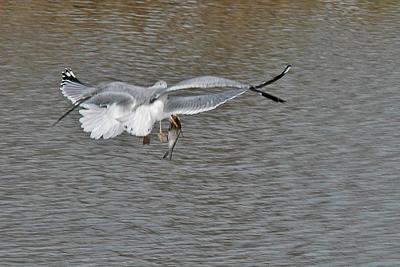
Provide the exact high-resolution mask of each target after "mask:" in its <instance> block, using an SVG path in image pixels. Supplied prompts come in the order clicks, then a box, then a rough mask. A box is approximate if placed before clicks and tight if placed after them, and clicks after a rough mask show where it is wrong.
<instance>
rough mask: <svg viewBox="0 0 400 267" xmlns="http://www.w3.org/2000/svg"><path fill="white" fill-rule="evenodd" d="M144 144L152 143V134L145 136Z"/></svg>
mask: <svg viewBox="0 0 400 267" xmlns="http://www.w3.org/2000/svg"><path fill="white" fill-rule="evenodd" d="M143 145H150V135H146V136H143Z"/></svg>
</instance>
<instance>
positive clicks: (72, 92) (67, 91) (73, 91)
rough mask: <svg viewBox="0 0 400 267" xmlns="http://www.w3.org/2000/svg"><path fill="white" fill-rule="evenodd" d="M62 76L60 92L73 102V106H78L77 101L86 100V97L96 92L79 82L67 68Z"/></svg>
mask: <svg viewBox="0 0 400 267" xmlns="http://www.w3.org/2000/svg"><path fill="white" fill-rule="evenodd" d="M61 75H62V76H61V86H60V90H61V92H62V94H63V95H64V96H65V97H66V98H68V99H69V100H70V101H71V102H72V104H76V102H77V101H79V100H80V99H82V98H84V96H86V95H88V94H89V93H90V92H91V91H93V90H94V88H93V87H89V86H86V85H84V84H83V83H82V82H81V81H79V80H78V78H76V76H75V74H74V73H73V72H72V70H71V69H69V68H66V69H65V70H64V71H63V72H62V74H61Z"/></svg>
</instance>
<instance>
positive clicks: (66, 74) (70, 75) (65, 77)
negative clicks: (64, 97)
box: [61, 68, 83, 85]
mask: <svg viewBox="0 0 400 267" xmlns="http://www.w3.org/2000/svg"><path fill="white" fill-rule="evenodd" d="M68 81H69V82H74V83H80V84H83V83H82V82H81V81H80V80H78V78H76V76H75V74H74V72H73V71H72V70H71V68H65V70H64V71H63V72H62V73H61V85H64V84H65V83H66V82H68Z"/></svg>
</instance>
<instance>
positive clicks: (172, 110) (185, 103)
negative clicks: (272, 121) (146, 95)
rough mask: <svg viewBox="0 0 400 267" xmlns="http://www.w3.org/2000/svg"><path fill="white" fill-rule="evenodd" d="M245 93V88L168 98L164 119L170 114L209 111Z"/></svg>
mask: <svg viewBox="0 0 400 267" xmlns="http://www.w3.org/2000/svg"><path fill="white" fill-rule="evenodd" d="M246 91H247V88H246V89H234V90H229V91H225V92H221V93H215V94H206V95H197V96H169V98H168V101H167V103H166V106H165V108H164V117H168V116H169V115H171V114H187V115H191V114H197V113H201V112H205V111H209V110H212V109H215V108H216V107H218V106H219V105H222V104H224V103H225V102H226V101H228V100H230V99H233V98H235V97H237V96H239V95H241V94H243V93H244V92H246Z"/></svg>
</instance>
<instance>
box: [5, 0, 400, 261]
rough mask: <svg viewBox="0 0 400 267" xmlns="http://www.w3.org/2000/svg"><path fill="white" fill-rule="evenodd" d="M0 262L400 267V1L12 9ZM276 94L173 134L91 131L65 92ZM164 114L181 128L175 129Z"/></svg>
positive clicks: (197, 119)
mask: <svg viewBox="0 0 400 267" xmlns="http://www.w3.org/2000/svg"><path fill="white" fill-rule="evenodd" d="M0 5H1V7H0V21H1V23H0V94H1V97H0V114H1V120H0V134H1V137H2V138H1V139H0V153H1V154H0V174H1V175H0V176H1V178H0V231H1V232H0V265H1V266H267V265H269V266H311V265H317V266H359V265H362V266H399V265H400V256H399V255H400V226H399V225H400V224H399V219H400V216H399V214H400V205H399V201H400V194H399V193H400V192H399V189H400V187H399V185H400V182H399V172H400V165H399V160H400V152H399V148H400V134H399V133H400V122H399V115H400V110H399V104H398V100H399V79H398V78H399V74H400V71H399V67H398V64H399V61H400V56H399V55H400V37H399V36H400V28H399V21H400V5H399V4H398V2H397V1H340V2H339V1H328V0H325V1H322V0H320V1H257V2H256V1H254V2H251V3H250V2H248V1H243V2H240V1H239V2H235V3H234V2H229V1H220V2H197V1H189V2H187V3H185V4H182V3H180V2H167V1H151V2H150V1H149V2H147V1H143V2H142V1H136V3H133V2H132V3H131V4H128V3H122V2H121V3H119V2H115V1H101V2H92V1H82V2H80V1H71V2H68V1H67V2H62V3H61V2H60V3H52V4H49V3H48V2H47V1H33V2H24V3H22V2H18V1H10V2H8V1H2V2H1V3H0ZM286 64H292V65H293V69H292V70H291V72H290V73H288V74H287V76H285V77H284V78H283V79H282V80H280V81H279V82H278V83H276V84H274V85H272V86H271V87H269V88H268V90H269V92H271V93H273V94H276V95H278V96H280V97H282V98H284V99H286V100H287V103H285V104H276V103H273V102H271V101H268V100H266V99H263V98H260V97H258V96H254V95H251V94H248V95H244V96H242V97H240V98H237V99H235V100H234V101H231V102H229V103H227V104H225V105H223V106H221V107H220V108H218V109H216V110H214V111H213V112H207V113H202V114H199V115H195V116H184V117H182V120H183V127H184V128H183V133H184V137H183V138H181V139H180V140H179V142H178V144H177V147H176V150H175V153H174V158H173V160H172V161H166V160H162V159H161V158H162V155H163V153H164V152H165V151H166V149H167V146H166V144H159V142H157V141H156V138H155V137H156V136H154V137H153V142H152V144H151V145H150V146H143V145H142V144H141V140H140V139H138V138H135V137H132V136H128V135H126V134H124V135H121V136H119V137H117V138H115V139H112V140H100V141H94V140H91V139H90V138H89V137H88V134H86V133H83V132H82V131H81V128H80V125H79V122H78V118H79V114H78V113H77V112H75V113H73V114H72V115H71V116H69V117H67V118H66V119H65V120H64V121H63V122H62V123H60V124H59V125H58V126H57V127H54V128H52V127H50V125H51V123H52V122H54V121H55V120H56V119H57V118H58V116H60V115H61V114H62V113H63V112H64V110H65V109H66V108H67V107H68V104H69V103H68V101H67V100H66V99H64V98H63V97H62V95H61V93H60V91H59V90H58V85H59V82H60V72H61V71H62V70H63V69H64V67H66V66H69V67H71V68H72V69H73V70H74V72H75V73H76V74H77V75H78V76H79V78H80V79H81V80H82V81H85V82H87V83H89V84H96V83H97V82H99V81H104V80H114V79H115V80H123V81H128V82H132V83H135V84H142V85H150V84H152V83H154V82H155V81H156V80H158V79H164V80H166V81H167V82H168V83H169V84H173V83H175V82H177V81H180V80H183V79H186V78H189V77H193V76H197V75H219V76H223V77H226V78H231V79H237V80H239V81H243V82H250V83H253V84H255V83H258V82H261V81H262V80H264V79H267V78H270V77H272V76H274V75H276V74H278V73H279V72H280V71H281V70H282V69H283V68H284V66H285V65H286ZM165 126H167V125H165Z"/></svg>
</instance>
